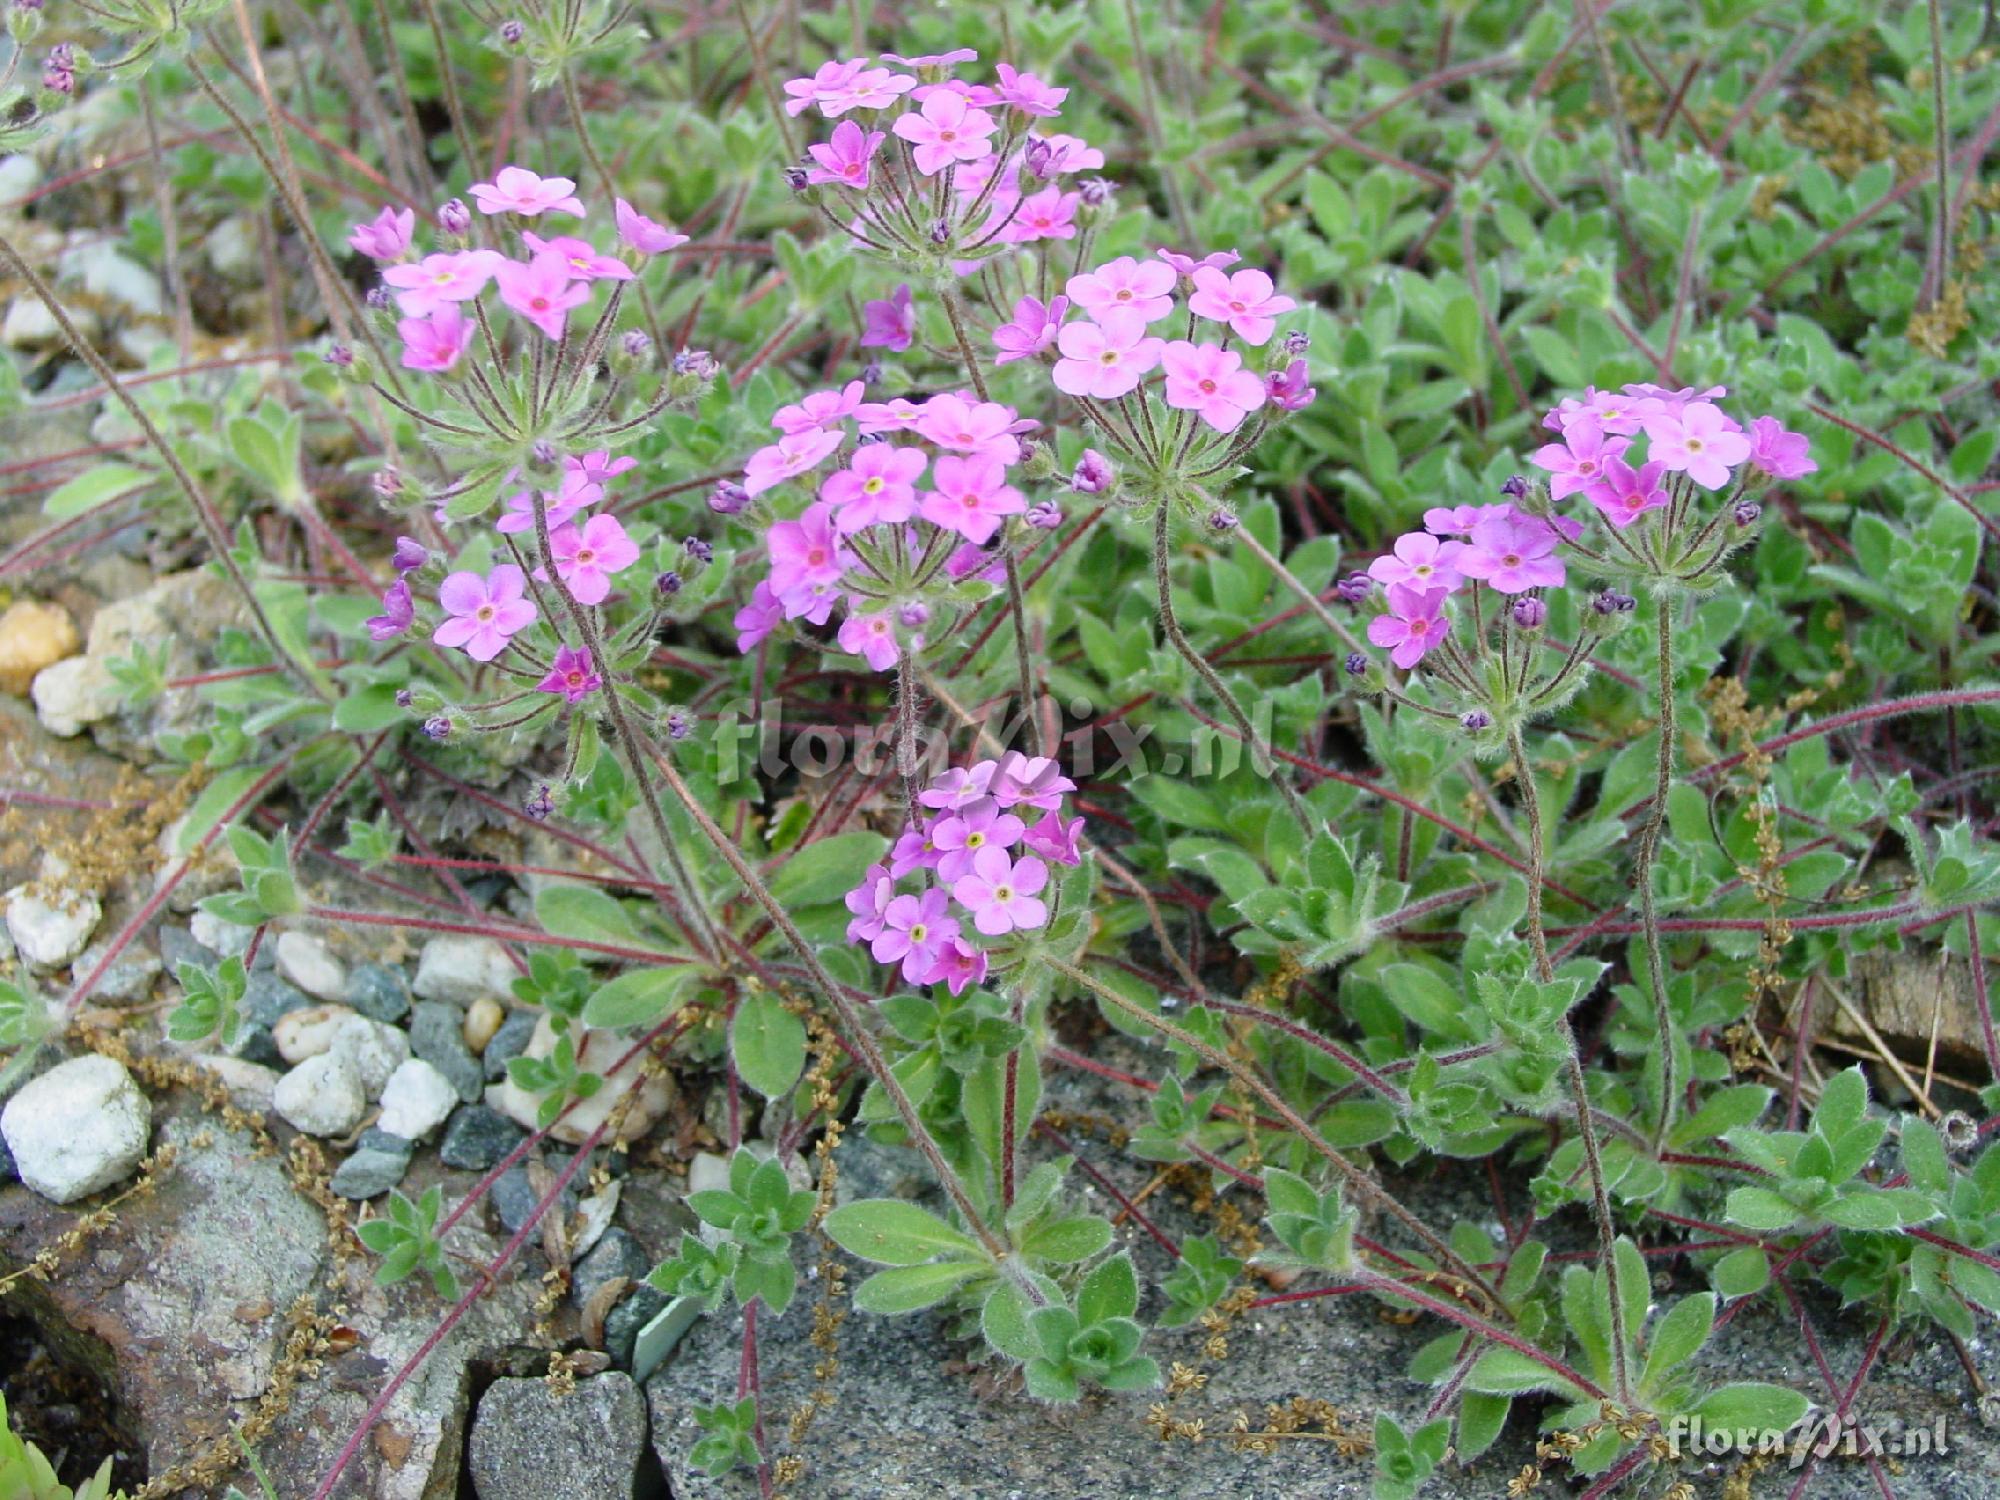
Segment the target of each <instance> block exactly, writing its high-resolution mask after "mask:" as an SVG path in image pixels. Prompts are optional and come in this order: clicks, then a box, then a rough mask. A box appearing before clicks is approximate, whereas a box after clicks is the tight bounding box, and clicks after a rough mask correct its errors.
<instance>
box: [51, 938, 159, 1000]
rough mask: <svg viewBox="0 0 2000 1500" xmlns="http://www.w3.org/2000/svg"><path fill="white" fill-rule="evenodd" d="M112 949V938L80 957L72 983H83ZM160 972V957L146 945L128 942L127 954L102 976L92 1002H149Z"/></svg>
mask: <svg viewBox="0 0 2000 1500" xmlns="http://www.w3.org/2000/svg"><path fill="white" fill-rule="evenodd" d="M110 948H111V942H110V940H109V939H100V940H99V941H98V942H95V943H92V944H91V945H90V946H89V947H88V948H86V949H84V950H83V952H81V953H80V954H78V955H77V959H76V962H75V963H74V964H72V965H71V966H70V971H69V975H70V982H71V983H72V984H82V983H83V981H84V980H85V979H87V978H88V977H89V976H90V974H91V972H92V971H93V970H95V969H96V968H97V966H98V965H99V964H100V963H102V962H103V961H104V955H105V954H106V953H107V952H109V951H110ZM160 970H161V964H160V959H159V955H158V954H156V953H154V952H153V950H152V949H150V948H147V947H145V946H144V945H142V944H139V943H128V944H126V945H125V951H124V952H123V953H120V954H119V955H118V956H117V957H116V958H114V959H113V960H111V965H110V967H109V968H107V969H106V970H105V971H104V973H103V974H102V975H101V976H99V978H98V981H97V986H96V988H95V989H93V990H91V992H90V998H91V1001H92V1002H93V1003H95V1004H98V1005H137V1004H140V1003H141V1002H142V1001H145V1000H149V999H151V998H152V994H153V981H154V980H156V979H158V978H159V977H160Z"/></svg>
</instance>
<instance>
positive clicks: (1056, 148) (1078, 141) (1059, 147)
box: [1030, 132, 1104, 177]
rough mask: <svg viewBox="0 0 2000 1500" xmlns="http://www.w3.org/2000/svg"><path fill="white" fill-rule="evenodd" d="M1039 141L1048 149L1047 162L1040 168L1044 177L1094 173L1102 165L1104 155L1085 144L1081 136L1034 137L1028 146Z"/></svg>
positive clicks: (1058, 134) (1055, 135) (1059, 134)
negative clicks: (1072, 173)
mask: <svg viewBox="0 0 2000 1500" xmlns="http://www.w3.org/2000/svg"><path fill="white" fill-rule="evenodd" d="M1037 141H1039V142H1040V143H1041V144H1043V145H1045V146H1047V147H1048V148H1049V156H1048V160H1047V161H1046V162H1045V163H1044V164H1043V166H1042V175H1043V176H1044V177H1062V176H1065V175H1067V174H1068V173H1071V172H1095V171H1097V170H1098V169H1099V168H1100V167H1102V166H1103V165H1104V153H1103V152H1102V151H1099V150H1098V149H1097V148H1096V147H1095V146H1092V145H1089V144H1087V143H1086V142H1085V141H1084V140H1083V138H1082V137H1081V136H1074V135H1063V134H1061V133H1060V132H1058V133H1057V134H1054V135H1043V136H1035V137H1033V138H1031V140H1030V144H1031V145H1032V144H1034V143H1035V142H1037Z"/></svg>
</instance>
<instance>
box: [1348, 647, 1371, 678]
mask: <svg viewBox="0 0 2000 1500" xmlns="http://www.w3.org/2000/svg"><path fill="white" fill-rule="evenodd" d="M1343 665H1344V666H1346V668H1347V675H1348V676H1349V677H1361V676H1364V675H1366V673H1367V671H1368V658H1367V657H1365V656H1363V655H1362V654H1361V653H1360V652H1359V651H1350V652H1348V653H1347V660H1346V662H1345V663H1343Z"/></svg>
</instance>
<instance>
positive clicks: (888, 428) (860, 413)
mask: <svg viewBox="0 0 2000 1500" xmlns="http://www.w3.org/2000/svg"><path fill="white" fill-rule="evenodd" d="M923 419H924V408H923V406H921V405H919V404H918V403H917V402H915V401H912V400H910V399H909V398H908V397H906V396H895V397H892V398H891V399H889V400H887V401H864V402H862V403H861V404H860V405H859V406H857V407H855V408H854V426H855V430H856V431H858V432H859V433H860V434H861V435H862V436H863V437H875V436H877V435H879V434H881V433H884V432H915V431H916V430H917V423H919V422H921V421H922V420H923Z"/></svg>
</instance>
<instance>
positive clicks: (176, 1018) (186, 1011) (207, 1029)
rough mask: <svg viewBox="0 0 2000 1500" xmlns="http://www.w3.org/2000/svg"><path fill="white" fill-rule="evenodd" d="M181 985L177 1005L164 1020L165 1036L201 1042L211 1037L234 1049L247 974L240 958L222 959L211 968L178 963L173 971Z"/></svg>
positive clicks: (247, 980) (177, 1039) (183, 1040)
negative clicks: (165, 1024) (165, 1023)
mask: <svg viewBox="0 0 2000 1500" xmlns="http://www.w3.org/2000/svg"><path fill="white" fill-rule="evenodd" d="M175 974H176V976H177V977H178V978H179V979H180V982H181V1003H180V1004H179V1005H177V1006H175V1007H174V1008H173V1011H172V1013H171V1014H169V1015H168V1017H167V1035H168V1036H170V1037H172V1038H173V1039H174V1040H175V1041H177V1042H205V1041H207V1040H208V1039H209V1038H210V1037H214V1038H215V1039H216V1040H217V1041H218V1042H219V1043H220V1044H221V1045H222V1046H224V1047H230V1046H234V1045H235V1042H236V1035H237V1032H238V1030H239V1029H240V1028H241V1026H242V1022H243V1017H242V1012H241V1011H240V1010H239V1009H238V1007H239V1006H240V1005H241V1004H242V1002H243V992H244V990H245V989H246V988H247V987H248V985H249V975H247V974H246V973H245V972H244V970H243V960H242V959H241V958H225V959H224V960H222V962H221V963H219V964H217V965H216V966H215V967H214V968H213V969H204V968H202V967H201V965H199V964H194V963H187V962H185V961H184V962H182V964H181V965H180V967H179V968H178V969H176V970H175Z"/></svg>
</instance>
